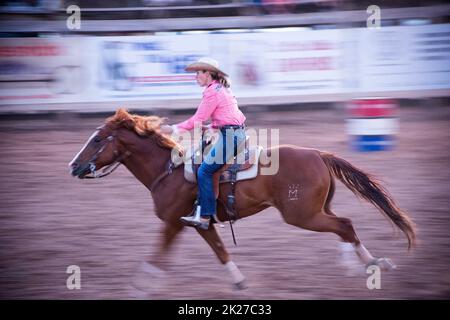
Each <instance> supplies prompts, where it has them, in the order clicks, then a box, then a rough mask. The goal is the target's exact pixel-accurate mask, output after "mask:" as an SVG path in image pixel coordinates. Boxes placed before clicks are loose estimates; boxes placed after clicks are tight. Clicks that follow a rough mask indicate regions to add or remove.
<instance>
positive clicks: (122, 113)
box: [114, 108, 130, 119]
mask: <svg viewBox="0 0 450 320" xmlns="http://www.w3.org/2000/svg"><path fill="white" fill-rule="evenodd" d="M129 115H130V114H129V113H128V110H127V109H126V108H119V109H117V111H116V114H115V115H114V117H115V118H117V119H125V118H128V117H129Z"/></svg>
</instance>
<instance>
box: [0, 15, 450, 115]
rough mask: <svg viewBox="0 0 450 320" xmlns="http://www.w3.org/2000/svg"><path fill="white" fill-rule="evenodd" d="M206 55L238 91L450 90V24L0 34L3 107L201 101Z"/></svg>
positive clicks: (259, 94) (250, 94)
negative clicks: (198, 76) (200, 73)
mask: <svg viewBox="0 0 450 320" xmlns="http://www.w3.org/2000/svg"><path fill="white" fill-rule="evenodd" d="M202 56H211V57H214V58H216V59H217V60H218V61H220V64H221V67H222V68H223V69H224V70H225V71H227V72H228V73H229V74H230V76H231V79H232V83H233V91H234V93H235V94H236V96H237V97H238V98H239V97H245V98H265V97H275V98H276V97H284V98H285V97H289V96H292V97H297V99H299V97H300V99H301V96H303V95H308V96H314V97H316V98H315V100H316V101H323V100H322V99H323V97H324V96H326V95H331V96H332V95H333V94H341V93H355V94H357V93H359V92H361V93H365V94H367V93H369V94H370V93H371V92H377V93H379V92H386V93H389V92H392V91H406V92H408V91H410V92H412V91H417V90H422V91H423V94H424V95H425V96H426V94H427V90H433V89H445V90H449V89H450V68H449V67H448V66H449V65H450V24H437V25H423V26H395V27H381V28H380V29H368V28H356V29H335V30H311V29H303V28H281V29H272V30H249V31H236V32H197V33H167V34H161V35H148V36H117V37H116V36H114V37H53V38H20V39H17V38H11V39H3V40H2V41H1V42H0V107H1V106H4V105H15V104H46V105H50V104H52V103H71V102H86V103H88V102H108V101H133V100H140V101H159V102H160V101H168V102H169V103H167V104H165V107H167V106H168V105H169V106H168V107H170V101H173V100H174V99H177V100H181V101H182V100H183V99H198V100H200V98H201V88H199V87H198V86H197V84H196V82H195V76H194V74H190V73H185V71H184V68H185V66H186V65H187V64H189V63H190V62H193V61H195V60H197V59H198V58H199V57H202ZM387 95H388V94H387ZM272 101H274V100H272ZM275 101H276V100H275ZM293 102H295V101H293ZM115 106H116V104H115V105H114V106H112V107H115ZM190 107H195V106H190Z"/></svg>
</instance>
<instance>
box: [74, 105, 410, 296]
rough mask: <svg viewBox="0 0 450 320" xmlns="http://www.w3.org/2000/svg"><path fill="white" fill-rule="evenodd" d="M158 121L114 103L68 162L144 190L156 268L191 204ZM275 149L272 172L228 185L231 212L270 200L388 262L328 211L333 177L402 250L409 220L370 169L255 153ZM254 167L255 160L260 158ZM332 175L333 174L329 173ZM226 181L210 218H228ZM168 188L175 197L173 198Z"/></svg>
mask: <svg viewBox="0 0 450 320" xmlns="http://www.w3.org/2000/svg"><path fill="white" fill-rule="evenodd" d="M163 121H164V119H162V118H159V117H156V116H148V117H144V116H139V115H132V114H129V113H128V112H127V111H126V110H125V109H118V110H117V112H116V113H115V115H114V116H112V117H110V118H108V119H107V120H106V121H105V123H104V125H103V126H101V127H99V128H98V129H97V131H95V132H94V134H92V136H91V137H90V138H89V140H88V141H87V142H86V144H85V145H84V147H83V148H82V149H81V150H80V152H79V153H78V154H77V155H76V156H75V157H74V159H73V160H72V161H71V162H70V164H69V167H70V171H71V174H72V175H73V176H77V177H79V178H81V179H82V178H87V177H92V174H94V176H95V177H101V176H103V175H106V174H107V173H110V172H111V170H110V171H108V169H106V171H108V172H107V173H99V171H98V170H100V169H102V170H105V168H110V167H111V166H112V165H114V164H115V165H119V164H123V165H125V167H127V168H128V170H129V171H130V172H131V173H132V174H133V175H134V176H135V177H136V178H137V179H138V180H139V181H140V182H141V183H142V184H144V185H145V186H146V187H147V188H148V189H149V190H150V192H151V194H152V197H153V200H154V205H155V210H156V215H157V216H158V217H159V218H160V219H161V220H162V221H163V222H164V228H163V231H162V237H161V243H160V245H159V246H158V248H157V250H156V252H155V254H154V256H153V257H152V259H151V261H150V262H151V263H150V264H147V266H148V270H153V271H155V272H156V271H161V269H163V268H164V265H163V261H164V259H163V257H164V256H165V255H166V253H167V251H168V249H169V247H170V246H171V244H172V243H173V241H174V239H175V238H176V236H177V235H178V234H179V233H180V231H181V230H182V229H183V227H184V225H183V224H182V223H181V222H180V217H181V216H183V215H187V214H189V213H190V212H192V210H193V206H194V202H195V199H196V196H197V185H196V184H194V183H191V182H188V181H187V180H185V178H184V172H183V170H184V164H181V165H179V166H176V167H174V166H173V165H172V164H173V163H172V162H171V154H172V150H177V151H178V152H183V150H182V149H181V148H180V146H179V145H178V144H177V143H176V141H175V140H174V139H172V138H171V137H169V136H167V135H164V134H162V133H160V131H159V127H160V125H161V124H162V123H163ZM273 152H278V153H279V170H278V172H277V173H276V174H273V175H261V174H260V169H259V170H258V175H257V177H256V178H254V179H252V180H244V181H239V182H238V183H237V184H236V189H235V196H236V203H235V208H236V211H237V212H238V216H239V218H245V217H248V216H251V215H253V214H255V213H258V212H261V211H262V210H264V209H266V208H268V207H270V206H273V207H275V208H277V209H278V210H279V211H280V212H281V214H282V217H283V219H284V220H285V221H286V222H287V223H288V224H291V225H294V226H297V227H300V228H304V229H307V230H312V231H318V232H333V233H335V234H337V235H338V236H339V237H340V238H341V239H342V241H343V244H344V245H346V248H345V249H346V251H347V252H348V250H351V251H352V252H354V253H356V255H357V256H358V257H359V258H360V260H361V261H362V262H363V263H364V264H366V265H368V264H376V265H379V266H380V268H382V269H384V270H385V269H390V268H393V267H394V265H393V264H392V262H391V261H390V260H389V259H387V258H374V257H373V256H372V255H371V254H370V253H369V251H368V250H367V249H366V248H365V247H364V246H363V244H362V243H361V241H360V240H359V239H358V236H357V235H356V233H355V230H354V229H353V226H352V222H351V221H350V220H349V219H347V218H342V217H338V216H336V215H335V214H334V213H333V212H332V211H331V209H330V203H331V200H332V198H333V194H334V190H335V182H334V178H337V179H339V180H340V181H341V182H342V183H343V184H344V185H345V186H347V187H348V188H349V189H350V190H351V191H352V192H353V193H354V194H355V195H356V196H359V197H361V198H363V199H365V200H367V201H369V202H371V203H372V204H373V205H374V206H375V207H376V208H378V209H379V210H380V211H381V212H382V213H383V214H384V215H385V216H386V217H388V218H389V219H390V220H391V221H392V222H393V223H394V224H395V225H396V226H397V227H398V228H399V229H400V230H401V231H402V232H403V233H404V234H405V235H406V238H407V240H408V248H410V247H411V246H412V245H413V244H414V241H415V230H414V225H413V223H412V221H411V220H410V218H409V217H408V215H407V214H406V213H405V212H404V211H402V210H401V209H400V208H399V207H398V206H397V205H396V204H395V202H394V200H393V199H392V197H391V196H390V195H389V193H388V192H387V191H386V189H385V188H383V186H382V185H380V183H379V182H378V181H377V180H376V179H374V178H373V177H372V176H371V175H369V174H367V173H365V172H364V171H362V170H361V169H358V168H356V167H355V166H353V165H352V164H350V163H349V162H347V161H346V160H344V159H342V158H339V157H337V156H335V155H333V154H331V153H327V152H322V151H319V150H315V149H306V148H300V147H295V146H289V145H281V146H275V147H271V148H268V149H267V150H263V151H262V153H261V156H260V157H264V156H266V157H268V156H269V155H270V153H273ZM260 166H262V164H261V163H260ZM333 177H334V178H333ZM292 183H295V184H300V185H301V191H302V192H301V199H297V200H296V199H294V201H292V199H289V197H287V194H288V189H287V188H288V186H289V185H292ZM228 187H229V183H224V184H221V186H220V193H219V201H218V208H217V210H218V212H217V216H218V217H219V219H220V220H222V221H226V220H227V219H228V216H227V214H226V211H225V208H224V206H223V205H222V203H226V197H227V195H228V194H227V192H225V191H226V190H228V189H227V188H228ZM175 193H176V196H175ZM197 232H198V233H199V234H200V235H201V236H202V237H203V238H204V239H205V241H206V242H207V243H208V244H209V245H210V246H211V248H212V249H213V251H214V252H215V254H216V255H217V257H218V258H219V260H220V262H221V263H222V264H223V265H224V266H225V267H226V269H227V270H228V271H229V272H230V274H231V277H232V281H233V283H234V284H235V285H236V286H237V287H238V288H239V287H242V284H243V281H244V276H243V275H242V274H241V272H240V271H239V269H238V268H237V266H236V265H235V264H234V263H233V261H232V260H231V258H230V255H229V254H228V252H227V250H226V249H225V246H224V244H223V243H222V241H221V239H220V237H219V235H218V233H217V232H216V229H215V226H214V225H213V224H210V227H209V229H208V230H200V229H197Z"/></svg>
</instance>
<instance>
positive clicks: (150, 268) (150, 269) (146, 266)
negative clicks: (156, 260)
mask: <svg viewBox="0 0 450 320" xmlns="http://www.w3.org/2000/svg"><path fill="white" fill-rule="evenodd" d="M140 268H141V271H143V272H144V273H146V274H149V275H152V276H154V277H158V278H161V277H164V276H165V275H166V272H165V271H164V270H163V269H160V268H158V267H156V266H154V265H153V264H151V263H148V262H146V261H143V262H142V263H141V266H140Z"/></svg>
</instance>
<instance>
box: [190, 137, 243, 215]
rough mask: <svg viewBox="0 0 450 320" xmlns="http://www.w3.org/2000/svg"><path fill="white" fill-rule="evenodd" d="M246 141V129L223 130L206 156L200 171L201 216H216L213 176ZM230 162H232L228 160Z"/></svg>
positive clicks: (199, 199)
mask: <svg viewBox="0 0 450 320" xmlns="http://www.w3.org/2000/svg"><path fill="white" fill-rule="evenodd" d="M244 141H245V130H244V129H238V130H233V129H226V130H224V129H222V130H220V134H218V140H217V142H216V143H215V144H214V146H212V147H211V150H209V152H208V154H206V155H205V157H204V159H203V162H202V164H201V165H200V168H199V169H198V175H197V177H198V189H199V192H198V201H199V204H200V206H201V211H200V215H202V216H212V215H214V214H216V197H215V195H214V186H213V179H212V178H213V174H214V173H215V172H216V171H218V170H219V169H220V168H222V166H223V165H224V164H225V163H226V161H227V159H232V157H233V156H236V154H237V148H238V146H239V145H240V144H241V143H243V142H244ZM228 161H229V162H230V160H228Z"/></svg>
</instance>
